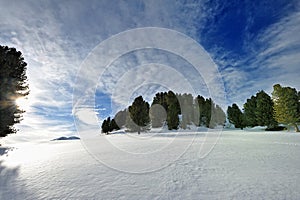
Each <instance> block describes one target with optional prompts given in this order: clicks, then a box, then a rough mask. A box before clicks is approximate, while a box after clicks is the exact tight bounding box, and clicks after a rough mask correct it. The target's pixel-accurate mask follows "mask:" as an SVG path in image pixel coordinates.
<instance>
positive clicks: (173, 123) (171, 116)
mask: <svg viewBox="0 0 300 200" xmlns="http://www.w3.org/2000/svg"><path fill="white" fill-rule="evenodd" d="M167 104H168V110H167V124H168V129H169V130H172V129H178V126H179V118H178V115H179V114H180V105H179V102H178V99H177V97H176V95H175V94H174V93H173V92H172V91H169V92H168V94H167Z"/></svg>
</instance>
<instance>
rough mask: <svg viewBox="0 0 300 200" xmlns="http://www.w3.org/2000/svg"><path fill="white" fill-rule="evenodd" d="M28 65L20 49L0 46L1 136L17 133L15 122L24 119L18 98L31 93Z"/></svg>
mask: <svg viewBox="0 0 300 200" xmlns="http://www.w3.org/2000/svg"><path fill="white" fill-rule="evenodd" d="M26 66H27V63H26V62H24V58H23V56H22V53H21V52H20V51H17V50H16V49H15V48H8V47H7V46H5V47H4V46H0V137H5V136H6V135H7V134H11V133H15V132H16V129H15V128H14V127H13V125H14V124H16V123H19V122H20V121H21V120H22V113H24V112H25V111H24V110H21V109H20V108H19V107H18V105H16V99H18V98H20V97H24V96H26V95H28V94H29V90H28V84H27V83H26V81H27V77H26Z"/></svg>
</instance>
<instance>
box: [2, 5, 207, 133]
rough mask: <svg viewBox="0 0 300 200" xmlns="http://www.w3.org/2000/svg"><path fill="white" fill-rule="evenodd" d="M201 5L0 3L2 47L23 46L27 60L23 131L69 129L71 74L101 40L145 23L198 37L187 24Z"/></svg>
mask: <svg viewBox="0 0 300 200" xmlns="http://www.w3.org/2000/svg"><path fill="white" fill-rule="evenodd" d="M202 9H203V8H202V7H201V4H200V3H199V4H198V3H197V4H196V6H195V5H193V6H192V8H191V7H189V5H187V6H184V5H183V3H181V2H177V3H173V1H169V2H168V1H165V2H159V1H140V2H139V3H137V4H135V3H131V2H126V1H116V2H115V1H106V2H99V1H89V2H82V1H72V2H71V3H70V2H64V1H59V2H53V1H39V2H37V1H17V2H15V1H6V2H0V10H1V12H0V31H1V35H0V39H1V41H2V42H3V43H2V44H1V45H8V46H13V47H16V48H17V49H18V50H21V51H22V53H23V55H24V57H25V61H26V62H27V63H28V71H27V74H28V77H29V84H30V89H31V93H30V95H29V99H30V101H31V103H30V105H31V107H30V109H29V110H28V112H27V113H26V114H25V120H24V121H23V122H22V123H21V124H20V126H19V127H20V129H21V131H22V132H26V133H33V132H35V133H40V132H49V131H56V132H57V131H59V130H60V131H61V132H62V133H70V132H72V126H73V122H72V118H71V116H70V115H71V108H72V105H71V103H72V92H73V91H72V89H73V86H74V82H75V77H76V74H77V71H78V69H79V66H80V63H81V62H82V60H83V59H84V58H85V57H86V56H87V55H88V53H89V52H90V51H91V50H92V49H93V48H94V47H95V46H96V45H97V44H99V43H100V42H101V41H103V40H104V39H106V38H108V37H109V36H111V35H113V34H117V33H119V32H121V31H124V30H128V29H131V28H136V27H144V26H161V27H168V28H173V29H176V30H179V31H183V32H185V33H188V34H189V35H190V36H192V37H193V38H197V37H196V32H197V28H196V27H195V26H194V24H193V23H190V22H191V21H193V20H195V19H197V20H198V21H199V20H201V16H202V15H203V13H202V12H201V10H202ZM179 10H181V11H182V13H181V15H178V13H179ZM94 64H96V63H94ZM87 75H88V76H92V75H93V71H91V72H88V73H87ZM82 85H83V87H84V85H85V83H82ZM86 89H87V90H89V88H86ZM73 128H74V127H73Z"/></svg>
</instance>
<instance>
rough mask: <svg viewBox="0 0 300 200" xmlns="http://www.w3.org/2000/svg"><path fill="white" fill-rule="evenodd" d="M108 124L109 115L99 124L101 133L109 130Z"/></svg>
mask: <svg viewBox="0 0 300 200" xmlns="http://www.w3.org/2000/svg"><path fill="white" fill-rule="evenodd" d="M109 124H110V117H108V118H107V119H105V120H104V121H103V123H102V125H101V128H102V133H106V134H107V133H108V132H109V131H110V130H109Z"/></svg>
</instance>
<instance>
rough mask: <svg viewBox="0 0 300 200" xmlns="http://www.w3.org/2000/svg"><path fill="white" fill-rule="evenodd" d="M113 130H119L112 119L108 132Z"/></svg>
mask: <svg viewBox="0 0 300 200" xmlns="http://www.w3.org/2000/svg"><path fill="white" fill-rule="evenodd" d="M115 130H120V128H119V126H118V125H117V123H116V120H115V119H112V120H111V121H110V124H109V131H110V132H111V131H115Z"/></svg>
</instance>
